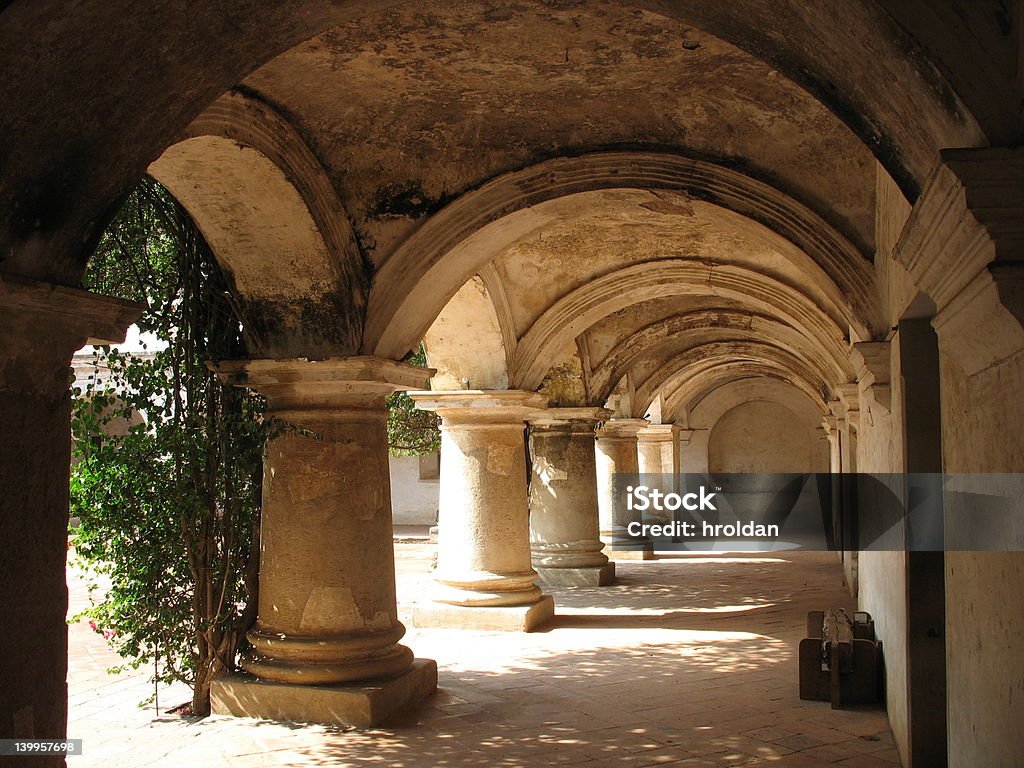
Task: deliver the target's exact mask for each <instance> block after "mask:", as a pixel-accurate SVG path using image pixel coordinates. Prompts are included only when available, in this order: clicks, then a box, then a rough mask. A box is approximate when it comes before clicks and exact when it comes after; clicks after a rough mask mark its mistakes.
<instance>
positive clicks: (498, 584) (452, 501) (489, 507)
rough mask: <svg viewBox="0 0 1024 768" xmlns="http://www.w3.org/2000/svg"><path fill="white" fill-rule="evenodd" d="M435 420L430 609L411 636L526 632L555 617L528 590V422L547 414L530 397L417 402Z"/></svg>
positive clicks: (420, 398) (462, 394)
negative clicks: (447, 631) (441, 629)
mask: <svg viewBox="0 0 1024 768" xmlns="http://www.w3.org/2000/svg"><path fill="white" fill-rule="evenodd" d="M412 397H413V399H414V400H415V401H416V405H417V407H419V408H421V409H423V410H429V411H434V412H436V413H437V414H438V415H439V416H440V417H441V478H440V485H441V488H440V504H439V512H438V544H437V572H436V574H435V580H436V584H435V589H434V594H433V598H434V601H433V603H432V604H430V605H421V606H418V607H417V610H416V614H415V621H416V624H417V626H449V627H452V626H455V627H467V628H474V629H510V630H520V631H527V632H528V631H530V630H531V629H533V628H534V627H536V626H538V625H539V624H540V623H542V622H544V621H546V620H548V619H550V618H551V616H552V615H553V614H554V602H553V601H552V600H551V598H550V597H547V596H545V595H544V594H543V593H542V592H541V590H540V587H538V586H537V585H536V584H535V583H534V582H535V581H536V579H537V572H536V571H534V570H533V567H532V565H531V562H530V519H529V517H530V511H529V506H528V501H527V490H526V478H527V469H526V444H525V441H524V437H525V429H526V424H525V422H526V419H527V418H529V417H530V416H532V415H536V414H537V413H538V412H539V411H541V410H542V409H543V408H545V406H546V405H547V399H546V398H545V397H544V396H542V395H539V394H537V393H536V392H525V391H518V390H489V391H482V390H462V391H451V392H415V393H413V394H412Z"/></svg>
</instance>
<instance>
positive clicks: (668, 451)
mask: <svg viewBox="0 0 1024 768" xmlns="http://www.w3.org/2000/svg"><path fill="white" fill-rule="evenodd" d="M636 438H637V462H638V465H639V469H640V473H641V474H645V475H647V474H650V475H671V476H672V478H673V482H674V478H675V476H676V475H677V474H679V427H678V426H676V425H675V424H648V425H647V426H646V427H644V428H643V429H641V430H640V431H639V432H637V435H636ZM665 490H672V488H666V489H665Z"/></svg>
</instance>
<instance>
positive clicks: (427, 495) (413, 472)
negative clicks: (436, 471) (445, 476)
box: [389, 456, 440, 525]
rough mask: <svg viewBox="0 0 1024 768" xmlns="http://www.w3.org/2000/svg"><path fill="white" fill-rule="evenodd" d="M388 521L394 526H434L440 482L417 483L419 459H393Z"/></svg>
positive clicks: (411, 457) (391, 462)
mask: <svg viewBox="0 0 1024 768" xmlns="http://www.w3.org/2000/svg"><path fill="white" fill-rule="evenodd" d="M389 464H390V470H391V519H392V521H393V522H394V524H395V525H434V524H435V523H436V522H437V505H438V497H439V491H440V485H439V481H438V480H437V479H436V478H435V479H433V480H420V460H419V457H418V456H401V457H395V456H392V457H391V459H390V462H389Z"/></svg>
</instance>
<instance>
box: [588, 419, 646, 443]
mask: <svg viewBox="0 0 1024 768" xmlns="http://www.w3.org/2000/svg"><path fill="white" fill-rule="evenodd" d="M646 426H648V423H647V419H609V420H608V421H606V422H604V424H602V425H601V426H600V427H598V428H597V437H598V439H602V438H605V439H607V438H611V439H635V438H636V435H637V432H639V431H640V430H641V429H643V428H644V427H646Z"/></svg>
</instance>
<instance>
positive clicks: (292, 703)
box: [210, 659, 437, 728]
mask: <svg viewBox="0 0 1024 768" xmlns="http://www.w3.org/2000/svg"><path fill="white" fill-rule="evenodd" d="M436 690H437V662H435V661H434V660H433V659H416V660H415V661H413V663H412V665H411V666H410V667H409V668H408V669H407V670H406V671H405V672H403V673H402V674H400V675H398V676H396V677H391V678H386V679H383V680H367V681H366V682H362V683H344V684H342V685H291V684H289V683H278V682H275V681H273V680H260V679H258V678H256V677H253V676H252V675H250V674H247V673H245V672H236V673H234V674H231V675H227V676H226V677H222V678H220V679H219V680H214V681H213V684H212V685H211V686H210V707H211V710H212V711H213V714H215V715H233V716H235V717H253V718H259V719H261V720H286V721H290V722H296V723H320V724H322V725H350V726H353V727H355V728H373V727H374V726H377V725H380V724H381V723H382V722H384V721H385V720H387V719H388V718H390V717H391V716H393V715H395V714H397V713H398V712H400V711H401V710H403V709H407V708H408V707H411V706H413V705H415V704H417V703H419V702H420V701H422V700H423V699H425V698H426V697H427V696H429V695H431V694H432V693H434V691H436Z"/></svg>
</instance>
